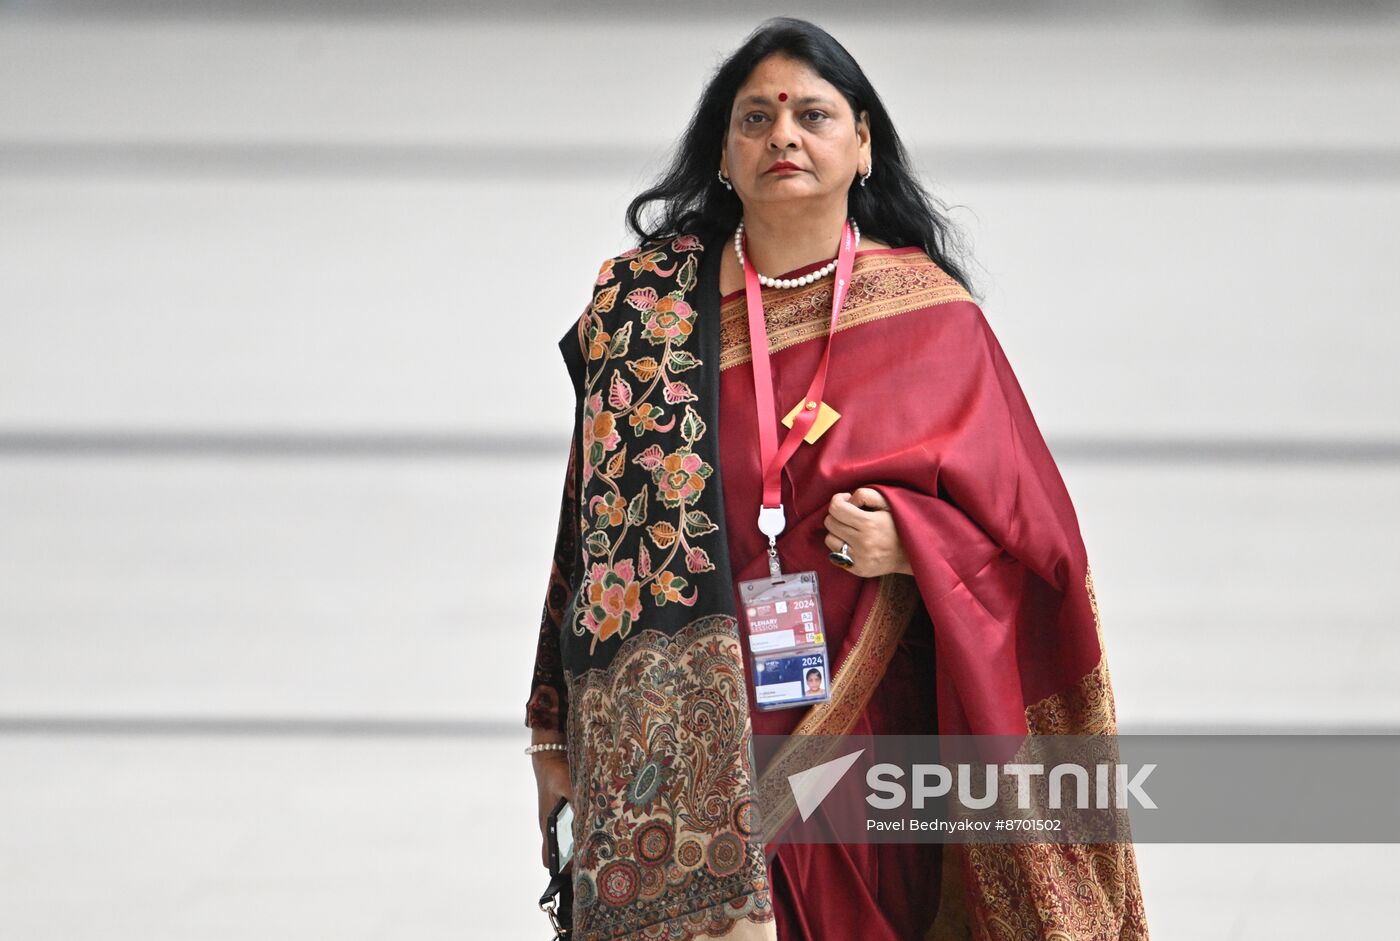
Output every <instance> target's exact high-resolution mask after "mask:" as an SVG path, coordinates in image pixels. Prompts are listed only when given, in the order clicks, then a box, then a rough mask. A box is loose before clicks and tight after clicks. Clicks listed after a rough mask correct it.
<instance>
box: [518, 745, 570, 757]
mask: <svg viewBox="0 0 1400 941" xmlns="http://www.w3.org/2000/svg"><path fill="white" fill-rule="evenodd" d="M568 750H569V746H568V745H565V744H564V743H563V742H541V743H540V744H538V745H527V746H526V748H525V754H527V755H533V754H534V753H535V752H540V751H568Z"/></svg>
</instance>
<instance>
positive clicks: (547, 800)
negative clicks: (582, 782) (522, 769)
mask: <svg viewBox="0 0 1400 941" xmlns="http://www.w3.org/2000/svg"><path fill="white" fill-rule="evenodd" d="M567 754H568V753H567V752H560V751H542V752H536V753H535V754H534V755H532V756H530V757H531V760H532V761H533V762H534V765H535V789H536V790H537V791H538V792H539V817H540V863H541V865H543V866H544V868H546V869H548V868H549V833H548V829H547V824H548V821H549V815H550V813H551V812H552V811H553V810H554V805H555V804H557V803H559V798H561V797H567V798H568V799H569V803H570V804H571V805H573V804H574V796H573V785H572V784H571V783H570V781H569V759H568V757H567ZM574 810H575V812H577V810H578V808H577V806H575V807H574Z"/></svg>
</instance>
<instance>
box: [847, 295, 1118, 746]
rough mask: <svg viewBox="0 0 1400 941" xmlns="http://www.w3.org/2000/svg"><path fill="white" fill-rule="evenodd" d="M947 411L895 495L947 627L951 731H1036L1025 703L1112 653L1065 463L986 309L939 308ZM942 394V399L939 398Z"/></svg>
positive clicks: (906, 537)
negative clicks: (921, 460) (923, 464)
mask: <svg viewBox="0 0 1400 941" xmlns="http://www.w3.org/2000/svg"><path fill="white" fill-rule="evenodd" d="M938 325H939V327H940V329H939V330H938V331H937V334H938V342H939V351H938V354H937V357H936V362H934V363H931V364H930V365H931V366H933V367H934V368H935V371H934V372H933V373H931V374H930V381H931V382H932V383H933V385H934V388H936V389H937V393H938V394H937V396H936V398H937V401H938V403H939V404H938V405H937V406H936V407H931V410H933V411H937V412H939V414H938V415H936V416H934V420H932V421H930V420H929V416H927V415H925V416H923V417H920V418H915V419H913V423H914V424H916V425H919V426H921V427H925V428H927V429H928V430H927V431H926V433H925V434H924V436H923V437H922V438H921V440H920V447H921V448H922V449H923V451H924V455H925V457H926V459H927V468H928V473H927V478H926V480H925V481H924V482H923V486H922V487H911V486H909V483H910V482H909V481H907V480H906V481H902V482H901V485H900V486H881V485H880V484H879V483H878V482H872V483H871V484H870V485H869V486H871V487H873V488H874V489H877V490H879V491H880V492H881V493H882V494H883V495H884V496H885V498H886V499H887V500H889V502H890V506H891V511H892V513H893V515H894V519H895V525H896V527H897V529H898V530H899V532H900V539H901V542H902V543H903V544H904V548H905V551H906V552H907V554H908V556H909V560H910V563H911V565H912V567H913V570H914V577H915V579H916V580H917V582H918V585H919V591H920V595H921V596H922V598H923V601H924V604H925V606H926V607H927V609H928V611H929V614H930V616H931V617H932V620H933V623H934V625H935V631H934V637H935V641H936V643H937V650H938V665H939V671H940V677H939V679H940V682H939V703H938V709H939V717H940V723H939V724H940V729H939V731H940V733H941V734H945V735H962V734H976V735H1025V734H1026V733H1027V732H1028V731H1030V729H1029V728H1028V723H1027V716H1026V710H1027V708H1028V707H1030V706H1032V705H1033V704H1035V703H1037V702H1039V701H1041V700H1043V699H1044V698H1045V697H1048V696H1051V695H1053V694H1055V693H1057V692H1061V691H1064V690H1066V689H1068V688H1072V687H1074V686H1076V685H1077V684H1078V683H1079V682H1080V681H1081V680H1082V679H1083V677H1084V676H1085V675H1086V674H1087V673H1089V672H1090V671H1092V670H1093V669H1094V666H1095V664H1096V663H1097V662H1098V661H1099V659H1100V656H1101V652H1102V651H1101V647H1100V636H1099V632H1098V628H1097V618H1096V614H1095V612H1094V610H1093V606H1092V604H1091V595H1090V592H1089V591H1088V590H1087V589H1086V581H1087V579H1088V560H1087V556H1086V553H1085V549H1084V543H1083V539H1082V538H1081V536H1080V532H1079V522H1078V518H1077V517H1076V515H1075V511H1074V507H1073V504H1072V503H1071V501H1070V497H1069V493H1068V491H1067V490H1066V488H1065V485H1064V482H1063V480H1062V478H1061V476H1060V472H1059V470H1058V468H1057V467H1056V465H1055V461H1054V459H1053V457H1052V456H1051V454H1050V450H1049V448H1048V447H1047V446H1046V444H1045V440H1044V438H1043V437H1042V436H1041V434H1040V429H1039V428H1038V427H1037V425H1036V422H1035V419H1034V417H1033V416H1032V414H1031V410H1030V407H1029V405H1028V404H1027V402H1026V398H1025V395H1024V394H1023V393H1022V391H1021V386H1020V383H1019V382H1018V381H1017V379H1016V376H1015V374H1014V373H1013V372H1012V369H1011V365H1010V363H1009V362H1008V361H1007V358H1006V355H1005V353H1004V352H1003V351H1002V348H1001V344H1000V343H999V342H998V340H997V338H996V336H995V334H994V333H993V332H992V329H991V327H990V325H988V323H987V321H986V319H985V318H984V317H983V315H982V312H981V310H980V309H979V308H978V307H977V306H976V305H975V304H971V303H968V302H953V303H950V304H946V305H942V307H940V308H939V310H938ZM931 398H932V397H931Z"/></svg>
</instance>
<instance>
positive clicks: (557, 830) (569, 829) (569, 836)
mask: <svg viewBox="0 0 1400 941" xmlns="http://www.w3.org/2000/svg"><path fill="white" fill-rule="evenodd" d="M545 833H546V835H547V836H548V838H549V874H550V875H551V876H557V875H559V874H560V873H561V872H563V871H564V867H565V866H567V865H569V861H570V860H572V859H573V858H574V808H573V807H572V806H571V805H570V804H569V799H568V798H567V797H561V798H559V803H557V804H555V805H554V809H553V810H551V811H550V812H549V818H548V819H547V820H546V821H545Z"/></svg>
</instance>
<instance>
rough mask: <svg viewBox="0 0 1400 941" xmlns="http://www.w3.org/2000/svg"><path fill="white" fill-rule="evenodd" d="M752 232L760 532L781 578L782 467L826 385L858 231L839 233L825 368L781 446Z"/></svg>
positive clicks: (749, 274)
mask: <svg viewBox="0 0 1400 941" xmlns="http://www.w3.org/2000/svg"><path fill="white" fill-rule="evenodd" d="M750 257H752V256H750V255H749V252H748V233H747V232H746V233H744V294H745V297H746V299H747V300H748V306H749V346H750V349H751V350H752V351H753V386H754V398H755V400H756V401H757V403H758V446H759V455H760V460H761V461H762V466H763V499H762V501H761V502H760V505H759V508H758V528H759V530H760V531H761V532H762V533H763V534H764V535H765V536H767V537H768V556H769V564H770V568H771V569H772V571H773V574H774V575H778V574H780V573H779V570H778V550H777V541H778V534H779V533H781V532H782V531H783V527H784V526H785V525H786V519H785V517H784V515H783V504H782V499H783V497H782V476H781V475H782V469H783V465H784V464H786V463H787V461H788V458H790V457H791V456H792V454H793V452H794V451H796V450H797V446H798V445H799V444H801V443H802V438H803V436H804V435H806V434H807V431H808V429H810V428H811V427H812V423H813V422H815V421H816V420H817V411H818V406H819V405H820V404H821V400H822V390H823V389H824V388H825V387H826V367H827V364H828V363H829V362H830V361H831V341H832V340H833V339H834V338H835V336H836V318H837V316H838V315H839V314H840V313H841V304H842V302H843V301H845V299H846V292H847V291H848V290H849V288H850V286H851V268H852V266H853V265H854V264H855V233H854V232H853V231H852V230H851V223H850V221H849V220H847V222H846V225H845V227H844V228H843V229H842V230H841V248H840V250H839V251H838V252H837V255H836V283H835V286H834V287H833V288H832V292H831V328H830V331H829V332H828V333H827V338H826V351H825V352H824V353H822V361H821V365H819V366H818V367H817V372H816V374H815V375H814V376H812V384H811V385H810V386H809V387H808V389H807V398H806V399H805V400H804V403H803V404H804V406H805V407H804V408H802V409H801V410H799V411H798V413H797V417H796V418H794V419H793V422H792V428H791V429H789V430H788V433H787V437H786V438H784V439H783V444H782V447H779V446H778V427H777V426H778V417H777V410H776V408H775V407H774V404H773V371H772V368H771V367H770V365H769V362H768V329H767V326H766V324H765V323H764V320H763V298H762V295H761V293H760V291H759V285H758V272H757V271H756V270H755V269H754V267H753V265H752V264H751V263H750V262H749V258H750Z"/></svg>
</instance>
